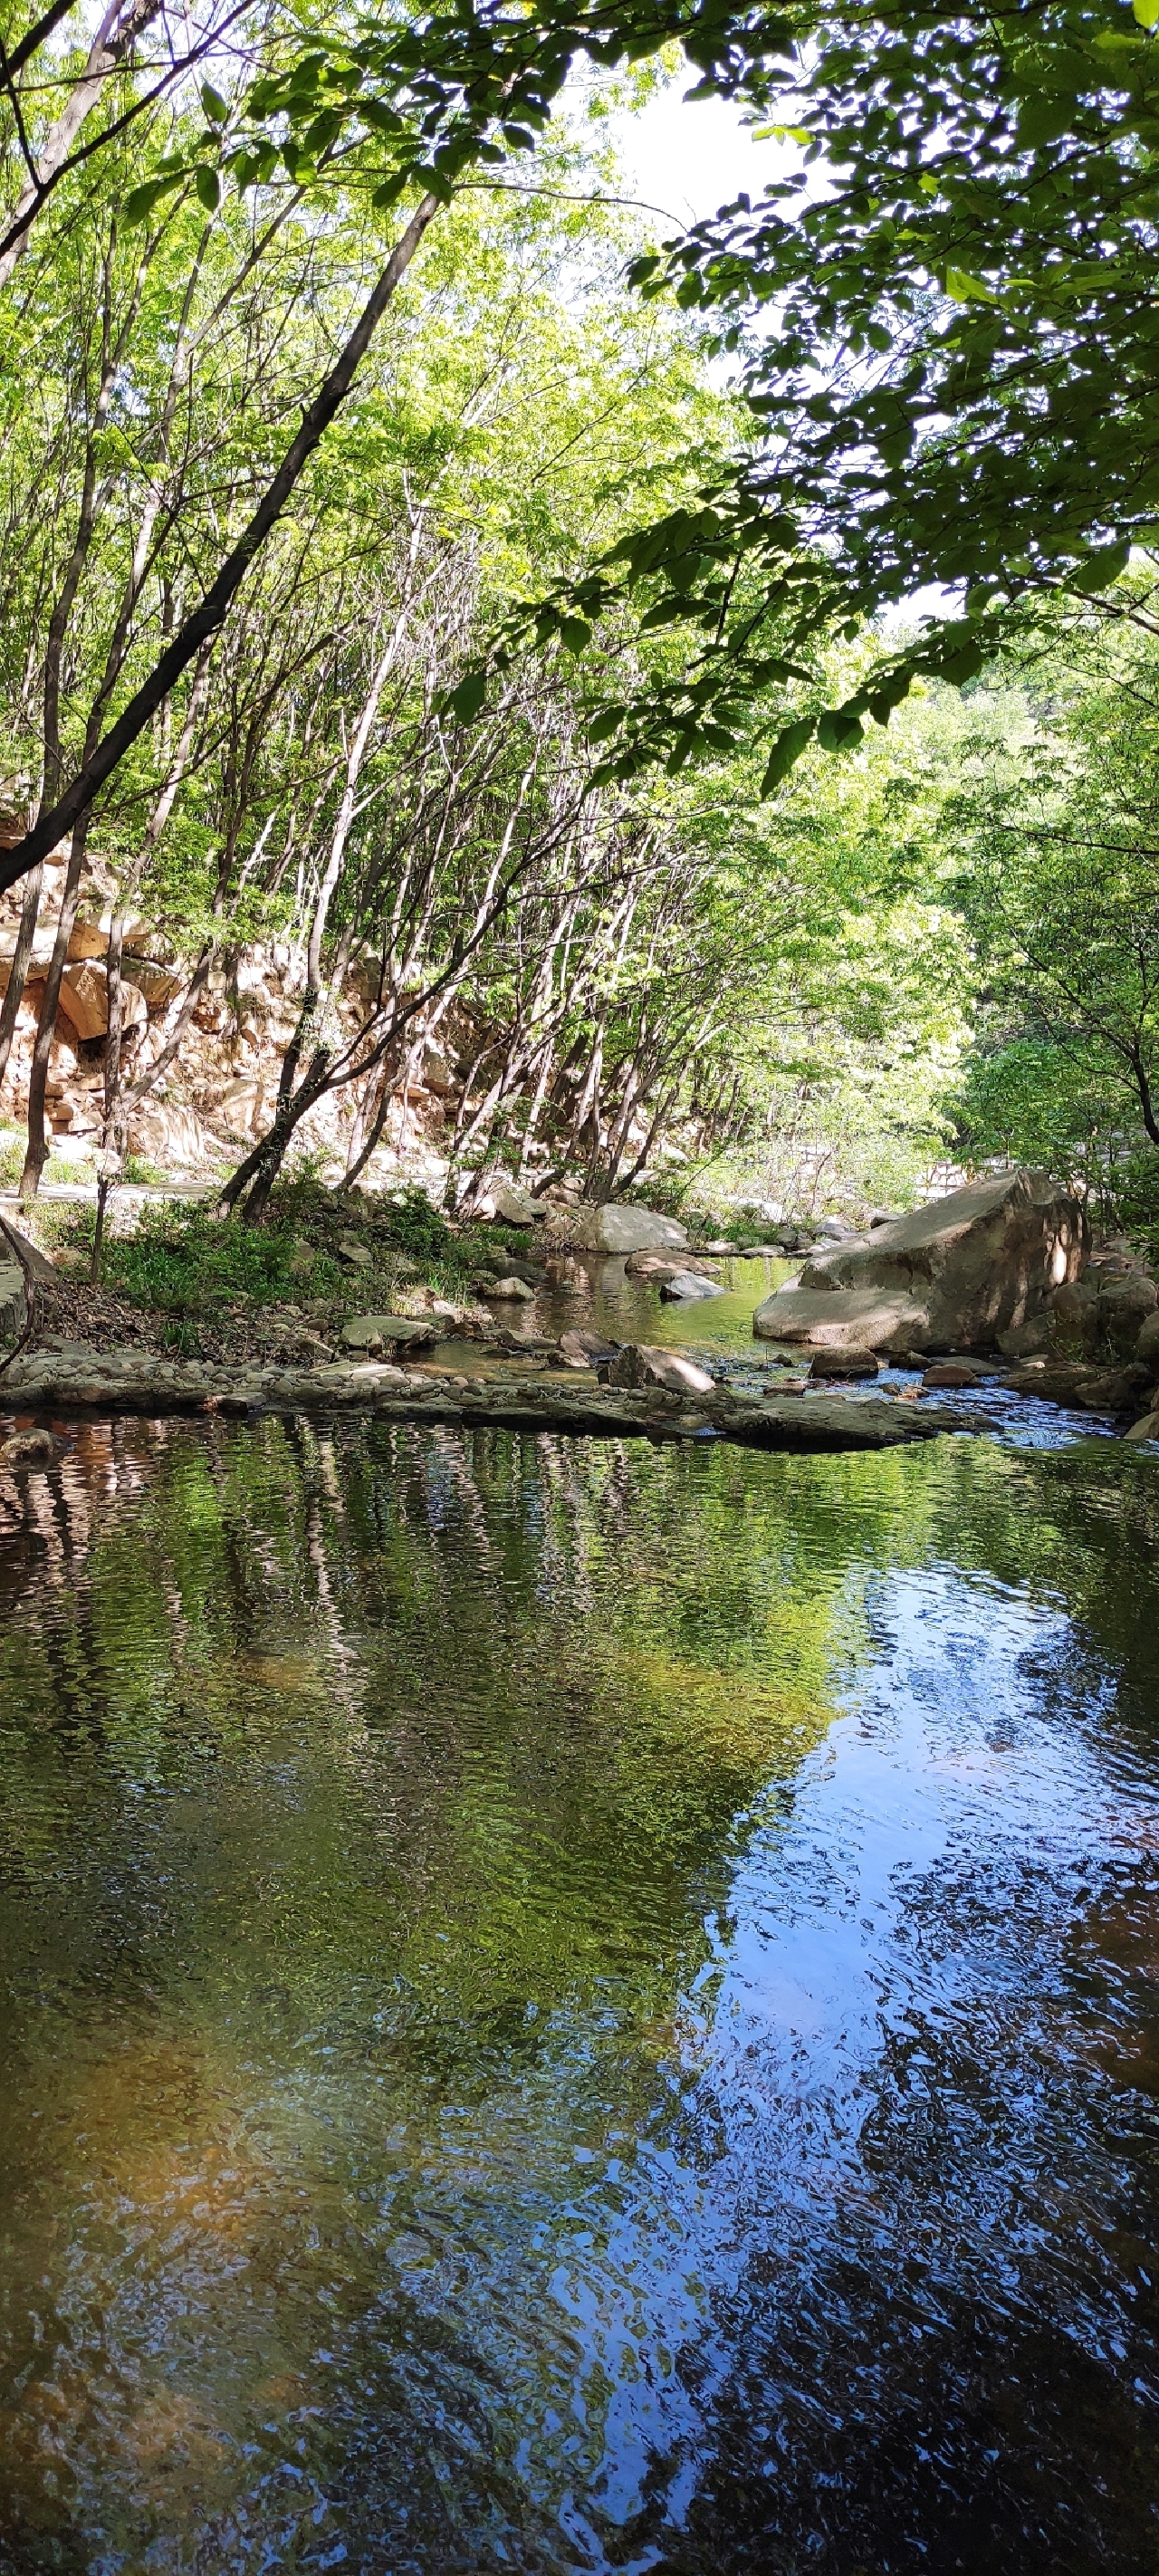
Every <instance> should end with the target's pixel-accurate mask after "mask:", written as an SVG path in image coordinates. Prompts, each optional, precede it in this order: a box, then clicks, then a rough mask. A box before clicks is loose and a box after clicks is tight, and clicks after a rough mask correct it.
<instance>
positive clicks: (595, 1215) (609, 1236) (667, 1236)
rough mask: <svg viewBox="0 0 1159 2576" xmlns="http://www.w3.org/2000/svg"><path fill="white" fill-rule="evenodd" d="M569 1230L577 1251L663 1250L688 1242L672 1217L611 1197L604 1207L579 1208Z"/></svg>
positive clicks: (681, 1227) (679, 1247)
mask: <svg viewBox="0 0 1159 2576" xmlns="http://www.w3.org/2000/svg"><path fill="white" fill-rule="evenodd" d="M569 1231H570V1237H571V1241H572V1243H573V1244H574V1245H575V1247H576V1249H577V1251H580V1252H663V1251H665V1250H667V1249H668V1247H669V1246H672V1247H673V1248H676V1249H682V1248H683V1246H684V1245H685V1244H686V1243H687V1241H688V1237H687V1235H686V1233H685V1231H684V1228H683V1226H682V1225H678V1224H677V1222H676V1219H675V1217H671V1216H657V1214H656V1212H655V1209H653V1208H644V1207H618V1206H617V1205H616V1204H615V1202H614V1201H613V1200H611V1199H609V1201H608V1203H607V1205H606V1206H605V1207H586V1208H581V1209H580V1210H579V1212H578V1217H577V1220H576V1222H575V1224H574V1225H573V1226H572V1227H571V1228H570V1229H569Z"/></svg>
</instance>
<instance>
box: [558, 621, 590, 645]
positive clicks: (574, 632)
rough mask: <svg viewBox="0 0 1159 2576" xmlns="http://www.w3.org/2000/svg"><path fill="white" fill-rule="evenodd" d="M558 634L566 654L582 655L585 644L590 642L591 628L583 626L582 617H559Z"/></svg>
mask: <svg viewBox="0 0 1159 2576" xmlns="http://www.w3.org/2000/svg"><path fill="white" fill-rule="evenodd" d="M559 632H560V639H561V641H562V643H563V645H564V648H565V650H566V651H567V652H568V653H582V652H583V649H584V646H585V644H590V643H591V640H592V630H591V627H590V626H586V625H585V624H584V621H583V618H582V617H561V619H560V622H559Z"/></svg>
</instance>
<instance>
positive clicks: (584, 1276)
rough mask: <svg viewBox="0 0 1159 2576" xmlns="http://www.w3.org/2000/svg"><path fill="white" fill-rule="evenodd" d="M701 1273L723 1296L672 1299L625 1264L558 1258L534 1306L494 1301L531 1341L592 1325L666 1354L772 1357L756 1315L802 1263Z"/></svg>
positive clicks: (747, 1263)
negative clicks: (757, 1338)
mask: <svg viewBox="0 0 1159 2576" xmlns="http://www.w3.org/2000/svg"><path fill="white" fill-rule="evenodd" d="M690 1259H691V1261H692V1266H693V1268H702V1269H703V1270H704V1272H705V1273H706V1274H707V1275H708V1276H710V1277H711V1278H713V1279H714V1280H715V1281H716V1282H717V1284H718V1286H719V1287H720V1288H721V1289H722V1290H723V1292H724V1293H723V1295H722V1296H720V1297H698V1298H695V1299H690V1300H688V1301H685V1300H684V1299H683V1298H681V1299H673V1300H672V1301H671V1302H669V1301H667V1300H666V1299H664V1298H663V1297H661V1295H660V1292H659V1289H658V1288H656V1287H655V1286H653V1285H652V1283H651V1282H650V1281H649V1280H647V1279H630V1278H629V1277H628V1274H627V1268H626V1264H625V1262H624V1261H623V1260H622V1259H619V1258H616V1259H612V1258H598V1257H596V1256H594V1255H591V1254H589V1255H587V1256H586V1257H582V1256H581V1255H579V1254H578V1253H557V1254H555V1255H554V1256H553V1257H552V1258H551V1260H550V1261H549V1264H548V1279H547V1282H546V1284H545V1286H544V1287H542V1288H541V1289H540V1290H539V1291H538V1293H537V1295H536V1297H535V1299H534V1302H533V1303H529V1304H528V1305H526V1306H518V1305H515V1304H514V1303H508V1302H507V1301H506V1300H504V1299H497V1300H493V1301H492V1311H493V1312H494V1314H495V1315H496V1316H497V1317H498V1318H499V1319H500V1320H501V1321H502V1323H503V1324H505V1325H506V1326H507V1328H508V1329H509V1330H510V1331H511V1332H513V1333H515V1334H516V1335H517V1336H519V1337H520V1338H522V1339H524V1340H526V1339H529V1338H530V1337H532V1336H533V1335H543V1336H546V1337H550V1338H552V1339H554V1338H555V1336H556V1335H557V1334H559V1333H564V1332H567V1330H568V1328H569V1326H574V1325H577V1324H583V1325H587V1326H588V1327H589V1329H590V1330H592V1331H594V1332H597V1333H605V1334H606V1335H607V1338H608V1340H609V1341H613V1342H652V1343H660V1344H661V1345H662V1346H663V1347H664V1348H665V1349H672V1348H673V1347H676V1348H679V1349H680V1350H694V1349H702V1350H705V1351H707V1352H709V1353H710V1354H712V1355H714V1356H719V1355H720V1354H721V1353H723V1352H733V1353H736V1354H737V1355H740V1354H741V1353H743V1354H745V1355H746V1356H748V1357H750V1358H752V1359H754V1360H758V1361H766V1362H767V1360H768V1357H769V1352H768V1345H767V1344H762V1343H759V1342H758V1343H754V1341H753V1315H754V1313H755V1311H756V1308H757V1307H758V1306H759V1305H760V1304H761V1302H762V1300H763V1299H764V1298H765V1297H771V1295H772V1293H773V1290H774V1288H782V1287H783V1286H784V1284H785V1281H786V1279H793V1278H795V1277H796V1275H797V1272H798V1271H799V1269H800V1266H801V1265H800V1262H799V1261H776V1260H773V1259H771V1258H770V1257H768V1256H762V1258H761V1259H760V1260H759V1261H752V1260H735V1261H724V1260H721V1261H706V1262H703V1263H697V1261H696V1259H695V1256H694V1255H690Z"/></svg>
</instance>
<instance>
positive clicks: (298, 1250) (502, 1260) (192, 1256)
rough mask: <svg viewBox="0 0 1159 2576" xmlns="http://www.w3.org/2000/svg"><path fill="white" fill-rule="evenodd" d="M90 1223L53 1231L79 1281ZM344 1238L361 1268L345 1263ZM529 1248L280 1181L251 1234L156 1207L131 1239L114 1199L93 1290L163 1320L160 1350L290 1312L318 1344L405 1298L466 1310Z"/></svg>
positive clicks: (358, 1196) (402, 1207) (88, 1215)
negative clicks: (229, 1325)
mask: <svg viewBox="0 0 1159 2576" xmlns="http://www.w3.org/2000/svg"><path fill="white" fill-rule="evenodd" d="M95 1221H96V1220H95V1213H94V1211H93V1209H91V1208H83V1209H77V1210H75V1211H74V1212H71V1213H70V1215H69V1217H68V1219H67V1220H66V1223H65V1226H64V1228H63V1230H62V1232H63V1240H64V1242H65V1243H66V1245H67V1247H68V1249H69V1250H70V1251H71V1252H72V1253H74V1254H75V1255H78V1256H80V1258H79V1259H78V1261H77V1269H78V1271H79V1270H80V1267H81V1262H82V1261H83V1262H84V1263H86V1264H87V1261H88V1259H89V1257H90V1256H91V1251H92V1242H93V1229H94V1225H95ZM344 1238H345V1239H346V1240H347V1241H348V1242H350V1241H353V1242H356V1243H357V1244H358V1245H359V1246H360V1247H361V1248H362V1250H363V1251H364V1252H365V1253H366V1254H368V1256H369V1261H368V1262H367V1263H365V1264H357V1263H355V1264H352V1263H351V1262H350V1261H349V1260H348V1259H347V1260H344V1259H343V1257H342V1250H341V1246H342V1243H343V1240H344ZM529 1241H530V1232H529V1230H528V1229H526V1228H519V1227H516V1226H503V1225H498V1224H495V1225H486V1226H484V1225H480V1226H472V1227H464V1228H462V1229H461V1230H460V1229H458V1228H456V1227H453V1226H451V1225H449V1224H448V1222H447V1219H446V1218H445V1217H444V1216H443V1215H442V1214H441V1212H440V1210H439V1209H438V1208H435V1207H433V1206H432V1205H431V1202H430V1200H429V1199H428V1198H427V1197H426V1195H425V1193H424V1192H423V1191H422V1190H418V1189H410V1190H405V1191H399V1192H398V1193H396V1194H394V1195H392V1196H390V1197H384V1198H381V1199H371V1198H367V1197H366V1196H364V1195H363V1193H361V1192H357V1193H355V1192H350V1193H335V1192H334V1191H331V1190H328V1189H326V1188H325V1187H324V1186H323V1185H322V1183H320V1182H319V1181H317V1180H315V1179H314V1178H313V1177H312V1176H301V1177H294V1176H291V1177H290V1178H289V1179H288V1180H286V1181H285V1182H284V1183H283V1185H282V1187H281V1188H280V1189H279V1190H278V1191H277V1192H275V1194H274V1197H273V1198H272V1200H271V1203H270V1208H269V1211H268V1214H267V1216H266V1219H265V1221H264V1223H262V1224H261V1225H258V1226H247V1225H243V1224H242V1223H241V1221H240V1219H239V1218H237V1217H234V1216H222V1215H220V1214H218V1213H217V1212H216V1211H215V1210H213V1209H211V1208H209V1207H207V1206H206V1205H205V1204H204V1203H203V1202H201V1201H196V1202H193V1203H189V1202H184V1201H180V1200H176V1201H164V1200H162V1201H157V1202H155V1203H153V1204H152V1205H146V1206H145V1207H143V1208H142V1209H141V1211H140V1215H139V1217H138V1220H137V1223H136V1225H135V1226H134V1228H133V1229H132V1231H128V1230H126V1231H123V1232H122V1231H121V1230H119V1228H118V1226H117V1220H116V1202H115V1200H114V1201H113V1202H112V1222H111V1224H110V1226H109V1229H108V1231H107V1232H106V1235H105V1240H104V1248H103V1253H102V1260H101V1286H102V1288H103V1289H105V1290H106V1291H108V1292H110V1293H111V1294H112V1295H114V1296H116V1297H119V1298H121V1299H123V1300H124V1301H125V1303H126V1304H128V1305H131V1306H134V1307H136V1308H138V1309H139V1310H142V1311H144V1312H147V1313H151V1314H154V1315H158V1316H163V1317H166V1318H168V1319H169V1321H170V1324H171V1326H172V1330H171V1332H170V1333H169V1334H168V1335H167V1337H166V1338H167V1340H168V1343H169V1346H170V1347H171V1348H172V1349H173V1350H175V1351H180V1352H183V1353H188V1354H190V1355H192V1354H194V1353H195V1352H196V1350H197V1346H198V1345H197V1333H198V1327H199V1326H201V1325H204V1326H206V1327H212V1326H213V1325H214V1324H215V1323H220V1322H222V1321H224V1320H225V1319H227V1318H229V1317H231V1316H233V1317H236V1316H238V1315H240V1314H242V1313H248V1314H250V1315H253V1316H255V1317H260V1316H261V1314H262V1313H263V1312H267V1311H272V1310H275V1309H279V1308H280V1309H283V1310H285V1309H289V1310H290V1311H291V1312H292V1313H295V1314H298V1315H301V1316H303V1317H305V1318H308V1319H310V1320H311V1321H312V1323H313V1325H314V1326H315V1327H316V1328H317V1329H320V1330H321V1331H322V1332H323V1333H324V1334H325V1333H327V1332H329V1331H330V1330H335V1329H337V1328H338V1327H339V1326H340V1324H341V1321H342V1319H343V1317H344V1316H346V1315H348V1314H358V1313H367V1312H375V1313H390V1312H393V1311H397V1308H398V1306H399V1304H400V1303H401V1302H402V1301H404V1300H405V1299H406V1297H407V1294H408V1292H410V1291H413V1290H415V1289H419V1290H421V1289H426V1288H429V1289H432V1290H433V1291H434V1293H435V1294H436V1296H441V1297H445V1298H446V1299H447V1300H448V1301H449V1302H450V1303H452V1304H455V1305H461V1304H467V1303H469V1302H470V1301H471V1282H472V1281H473V1280H477V1279H481V1278H483V1277H485V1276H486V1275H487V1274H488V1273H489V1274H490V1275H492V1276H497V1275H499V1274H500V1273H501V1272H502V1271H503V1270H504V1269H506V1268H507V1267H508V1265H509V1262H510V1260H511V1258H512V1257H513V1256H515V1255H518V1254H519V1253H520V1252H524V1251H526V1250H527V1248H528V1245H529Z"/></svg>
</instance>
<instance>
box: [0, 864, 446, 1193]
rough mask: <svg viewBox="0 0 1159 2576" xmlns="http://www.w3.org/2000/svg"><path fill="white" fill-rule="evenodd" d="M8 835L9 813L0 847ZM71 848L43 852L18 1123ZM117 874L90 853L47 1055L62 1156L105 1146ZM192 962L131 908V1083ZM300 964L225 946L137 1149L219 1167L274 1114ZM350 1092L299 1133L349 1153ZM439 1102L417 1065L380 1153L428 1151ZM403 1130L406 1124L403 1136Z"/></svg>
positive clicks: (10, 911) (5, 949)
mask: <svg viewBox="0 0 1159 2576" xmlns="http://www.w3.org/2000/svg"><path fill="white" fill-rule="evenodd" d="M12 837H14V836H13V834H12V833H11V832H8V833H7V834H6V832H5V829H4V825H3V823H2V821H0V846H2V845H3V843H4V841H5V839H6V838H7V839H8V840H11V839H12ZM64 873H65V854H64V852H63V850H62V851H57V852H54V853H53V854H52V856H51V857H50V858H49V859H48V860H47V861H46V862H45V870H44V888H43V893H42V896H41V904H40V913H39V918H38V921H37V927H36V934H35V939H34V942H33V949H32V958H31V963H30V966H29V972H28V977H27V981H26V983H25V987H24V994H23V998H22V1001H21V1004H20V1009H19V1012H18V1014H17V1019H16V1026H15V1030H14V1034H13V1043H12V1050H11V1053H10V1056H9V1060H8V1064H7V1068H6V1070H5V1073H4V1078H3V1081H2V1083H0V1121H2V1122H4V1123H7V1124H9V1125H13V1126H17V1127H22V1126H23V1124H24V1120H25V1116H26V1112H27V1103H28V1079H29V1073H30V1069H31V1064H32V1050H33V1045H34V1042H35V1036H36V1027H37V1022H38V1019H39V1015H40V1008H41V1003H42V1001H43V997H44V987H45V975H46V971H47V968H48V964H49V961H50V958H51V956H52V952H53V946H54V942H55V939H56V934H57V927H58V923H59V919H60V906H61V898H62V894H63V889H64ZM22 900H23V887H22V886H20V885H17V886H14V887H12V888H11V889H10V890H9V891H8V892H7V893H6V894H0V997H2V996H3V995H4V994H5V993H6V992H7V989H8V980H9V975H10V972H11V966H12V960H13V956H14V954H15V949H16V943H17V935H18V931H19V926H20V913H21V904H22ZM115 900H116V885H115V881H114V879H113V877H112V875H111V873H110V871H109V870H108V869H106V868H105V867H104V866H103V865H102V862H101V860H100V858H99V857H97V858H90V859H89V860H88V862H87V864H86V871H85V876H84V880H83V883H82V892H81V899H80V903H79V905H78V908H77V916H76V921H75V924H74V927H73V931H72V935H71V937H70V939H69V943H68V962H67V964H66V967H65V971H64V977H63V981H62V984H61V994H60V1009H59V1014H58V1018H57V1028H56V1039H55V1043H54V1045H53V1049H52V1055H51V1058H50V1063H49V1078H48V1117H49V1124H50V1128H51V1139H52V1147H53V1154H54V1160H57V1161H63V1162H66V1163H67V1162H69V1161H75V1160H82V1159H84V1158H85V1157H86V1156H88V1155H91V1153H92V1151H93V1150H94V1148H95V1147H96V1146H97V1145H98V1144H99V1141H100V1133H101V1123H102V1118H103V1112H104V1081H105V1077H104V1058H105V1048H106V1039H107V1033H108V1025H109V1011H108V983H107V976H106V967H105V959H106V955H107V950H108V941H109V932H110V929H111V926H112V916H113V906H114V903H115ZM359 971H360V969H359V967H358V965H357V964H356V965H355V967H354V969H353V971H352V975H351V983H350V991H349V993H348V994H347V995H346V996H345V997H344V999H343V1001H342V1002H341V1003H340V1005H339V1016H340V1018H341V1019H343V1020H345V1021H349V1022H350V1023H351V1024H353V1022H354V1018H355V1014H356V1011H357V1005H358V976H359ZM188 973H189V969H188V968H187V967H186V966H184V965H183V963H182V961H181V960H179V959H178V958H177V957H176V956H175V955H174V954H173V952H172V950H171V949H170V948H169V946H168V944H167V943H166V941H165V940H164V939H163V938H162V937H161V936H160V934H159V933H158V931H157V928H156V925H155V924H153V923H151V922H149V921H147V920H145V919H143V918H134V919H130V920H129V921H128V923H127V924H126V928H125V935H124V953H123V964H122V1019H123V1030H124V1037H123V1066H124V1075H125V1081H126V1084H127V1085H131V1084H132V1083H133V1082H134V1081H135V1080H136V1078H137V1077H138V1075H139V1074H140V1073H141V1071H142V1070H143V1069H144V1068H146V1067H148V1066H149V1065H151V1064H153V1063H155V1062H156V1060H157V1057H158V1056H159V1054H160V1053H161V1050H162V1048H163V1046H164V1045H165V1043H166V1038H167V1035H168V1028H169V1024H170V1015H171V1014H172V1012H173V1011H174V1008H175V1007H176V1006H177V1005H179V1003H180V1000H181V997H182V995H183V994H184V992H185V991H186V989H187V983H188ZM302 981H303V977H302V967H301V961H300V959H299V958H298V957H297V956H296V954H295V953H294V952H292V951H291V950H290V948H289V947H288V946H285V945H282V944H267V945H265V946H262V947H254V948H251V949H249V950H248V951H247V952H246V953H245V954H244V955H242V956H233V957H226V958H224V959H223V960H222V962H221V964H220V965H216V966H214V967H213V968H212V969H211V970H210V974H209V977H208V980H207V982H206V984H205V987H204V989H203V991H202V992H201V993H200V995H199V997H198V1002H197V1007H196V1009H195V1011H194V1014H193V1018H192V1021H191V1022H190V1024H189V1026H188V1027H187V1029H186V1030H185V1032H184V1034H183V1037H182V1040H181V1047H180V1052H179V1055H178V1058H177V1061H176V1063H175V1064H174V1065H173V1066H172V1067H170V1068H169V1069H168V1070H167V1071H166V1073H165V1074H163V1075H162V1076H161V1077H160V1079H159V1081H158V1083H157V1085H156V1087H155V1088H154V1089H153V1090H152V1091H150V1092H149V1093H148V1094H147V1096H146V1097H145V1099H144V1100H143V1101H142V1102H141V1104H140V1106H139V1108H138V1109H137V1110H136V1111H135V1112H134V1113H133V1115H132V1116H131V1117H130V1120H129V1129H128V1142H129V1148H130V1151H131V1152H132V1153H134V1154H137V1155H139V1156H142V1157H144V1158H146V1159H147V1160H148V1161H150V1162H152V1163H155V1164H157V1165H159V1166H160V1167H161V1168H163V1169H164V1170H166V1171H168V1172H171V1173H173V1174H174V1175H176V1176H177V1177H185V1176H187V1175H189V1176H194V1175H198V1174H203V1173H206V1172H211V1171H214V1170H220V1169H221V1168H222V1167H223V1166H225V1165H227V1164H229V1163H232V1162H236V1160H237V1158H238V1155H239V1154H240V1153H243V1152H244V1151H245V1149H246V1147H247V1145H249V1144H251V1143H252V1142H253V1140H254V1138H255V1137H256V1136H258V1135H260V1134H261V1133H262V1132H263V1130H264V1129H265V1127H266V1126H267V1125H268V1124H269V1121H270V1119H271V1118H272V1116H273V1112H274V1106H275V1102H276V1097H277V1087H278V1075H279V1071H280V1066H281V1060H282V1055H283V1052H284V1049H285V1047H286V1045H287V1043H288V1041H289V1039H290V1037H291V1035H292V1033H293V1029H294V1025H295V1021H296V1018H297V1012H298V1004H299V999H300V994H301V990H302ZM354 1108H355V1104H354V1102H353V1100H352V1099H351V1097H350V1096H349V1094H345V1093H343V1094H337V1095H335V1096H333V1097H332V1098H330V1099H327V1100H325V1101H323V1102H322V1103H321V1104H320V1106H319V1108H318V1109H317V1110H316V1111H315V1112H314V1113H313V1115H312V1117H311V1118H310V1119H309V1120H307V1121H304V1122H303V1134H302V1143H303V1144H304V1145H305V1146H307V1147H313V1148H316V1149H317V1148H321V1149H322V1150H323V1151H325V1152H326V1153H327V1154H328V1155H329V1156H330V1157H336V1156H342V1155H343V1154H344V1151H345V1144H346V1138H347V1134H348V1131H349V1127H350V1124H351V1122H352V1119H353V1116H354ZM441 1116H442V1104H441V1101H440V1100H438V1099H436V1098H435V1096H434V1092H433V1090H432V1091H430V1092H428V1087H427V1084H426V1081H425V1079H424V1078H423V1077H422V1076H421V1075H420V1076H418V1077H417V1078H416V1079H415V1080H414V1081H413V1082H412V1084H411V1086H410V1089H409V1093H408V1096H407V1098H406V1100H405V1101H400V1103H399V1105H398V1109H397V1110H396V1111H393V1112H392V1118H391V1120H390V1121H389V1122H388V1126H387V1129H386V1134H385V1140H384V1147H383V1159H384V1161H387V1162H388V1161H389V1160H390V1159H391V1155H392V1147H397V1145H398V1144H399V1143H400V1141H409V1143H410V1144H411V1146H412V1147H416V1146H417V1147H418V1149H419V1150H420V1152H421V1150H422V1149H423V1148H424V1147H425V1144H426V1141H427V1131H428V1130H433V1131H435V1132H436V1133H437V1130H438V1127H439V1125H440V1122H441ZM400 1131H401V1133H400Z"/></svg>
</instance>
